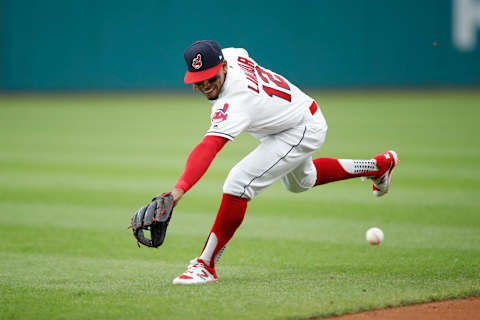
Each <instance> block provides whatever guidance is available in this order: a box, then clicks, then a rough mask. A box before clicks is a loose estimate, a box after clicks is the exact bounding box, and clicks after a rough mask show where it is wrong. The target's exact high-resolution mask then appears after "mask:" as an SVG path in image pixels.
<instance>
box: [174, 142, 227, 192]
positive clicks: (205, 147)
mask: <svg viewBox="0 0 480 320" xmlns="http://www.w3.org/2000/svg"><path fill="white" fill-rule="evenodd" d="M227 141H229V140H228V139H227V138H224V137H220V136H206V137H205V138H203V140H202V141H201V142H200V143H199V144H198V145H197V146H196V147H195V148H194V149H193V150H192V152H190V155H189V156H188V159H187V164H186V165H185V170H184V171H183V174H182V176H181V177H180V179H179V180H178V182H177V184H176V185H175V188H177V189H181V190H183V191H184V192H187V191H188V190H189V189H190V188H191V187H193V186H194V185H195V183H197V181H198V180H200V178H201V177H202V176H203V175H204V174H205V172H207V169H208V167H210V164H211V163H212V161H213V159H214V158H215V156H216V155H217V153H218V152H219V151H220V150H222V148H223V146H224V145H225V144H226V143H227Z"/></svg>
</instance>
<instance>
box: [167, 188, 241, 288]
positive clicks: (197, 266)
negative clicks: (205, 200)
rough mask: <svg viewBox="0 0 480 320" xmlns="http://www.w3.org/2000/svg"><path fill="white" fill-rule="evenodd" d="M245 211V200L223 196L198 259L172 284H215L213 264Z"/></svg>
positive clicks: (215, 277)
mask: <svg viewBox="0 0 480 320" xmlns="http://www.w3.org/2000/svg"><path fill="white" fill-rule="evenodd" d="M246 210H247V199H245V198H240V197H237V196H233V195H230V194H223V198H222V203H221V204H220V208H219V209H218V213H217V217H216V218H215V223H214V224H213V227H212V230H211V231H210V235H209V236H208V239H207V242H206V243H205V246H204V247H203V250H202V254H201V255H200V257H199V258H196V259H193V260H192V261H190V264H189V265H188V268H187V271H185V272H184V273H182V274H181V275H179V276H178V277H176V278H175V279H174V280H173V284H202V283H208V282H217V281H218V280H217V274H216V272H215V264H216V263H217V262H218V260H219V259H220V256H221V255H222V253H223V250H224V249H225V246H226V244H227V242H228V241H229V240H230V239H231V238H232V237H233V234H234V233H235V231H236V230H237V228H238V227H239V226H240V224H241V223H242V221H243V218H244V216H245V211H246Z"/></svg>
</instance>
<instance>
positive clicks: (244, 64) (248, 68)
mask: <svg viewBox="0 0 480 320" xmlns="http://www.w3.org/2000/svg"><path fill="white" fill-rule="evenodd" d="M237 61H238V65H239V66H240V68H241V69H242V70H243V72H244V73H245V76H246V77H247V80H248V81H250V84H251V85H250V84H249V85H248V89H250V90H253V91H255V92H256V93H260V90H259V89H258V80H257V75H256V74H255V64H254V63H253V61H251V60H248V59H247V58H244V57H238V59H237Z"/></svg>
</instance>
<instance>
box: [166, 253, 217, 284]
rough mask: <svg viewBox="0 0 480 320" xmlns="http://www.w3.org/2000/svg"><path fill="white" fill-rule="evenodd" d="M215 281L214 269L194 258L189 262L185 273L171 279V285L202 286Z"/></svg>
mask: <svg viewBox="0 0 480 320" xmlns="http://www.w3.org/2000/svg"><path fill="white" fill-rule="evenodd" d="M217 281H218V278H217V274H216V272H215V269H214V268H210V267H209V266H207V265H206V264H205V263H204V262H203V261H202V260H201V259H199V258H195V259H193V260H192V261H190V264H189V265H188V268H187V271H185V272H184V273H182V274H181V275H179V276H178V277H176V278H175V279H173V284H202V283H208V282H217Z"/></svg>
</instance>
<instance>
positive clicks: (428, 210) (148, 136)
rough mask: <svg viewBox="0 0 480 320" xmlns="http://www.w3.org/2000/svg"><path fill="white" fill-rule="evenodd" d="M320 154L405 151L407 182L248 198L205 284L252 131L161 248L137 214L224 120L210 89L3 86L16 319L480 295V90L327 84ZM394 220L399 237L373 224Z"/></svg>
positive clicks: (277, 315) (8, 258) (6, 302)
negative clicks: (135, 221) (216, 233)
mask: <svg viewBox="0 0 480 320" xmlns="http://www.w3.org/2000/svg"><path fill="white" fill-rule="evenodd" d="M312 95H313V96H314V97H316V98H317V101H318V102H319V105H321V107H322V110H323V113H324V114H325V116H326V118H327V121H328V124H329V133H328V135H327V140H326V143H325V145H324V147H323V149H322V150H321V151H320V152H319V153H318V154H317V155H318V156H329V157H340V158H368V157H372V156H374V155H376V154H378V153H380V152H383V151H386V150H388V149H390V148H392V149H394V150H396V151H397V152H398V153H399V156H400V159H401V161H400V165H399V167H398V169H396V171H395V172H394V176H393V184H392V187H391V191H390V193H389V194H388V195H386V196H385V197H383V198H375V197H374V196H373V195H372V194H371V183H370V182H368V183H367V182H361V181H360V180H359V179H354V180H349V181H342V182H337V183H333V184H328V185H324V186H321V187H318V188H315V189H313V190H310V191H309V192H306V193H303V194H290V193H288V192H287V191H286V190H284V189H283V188H282V186H281V184H280V183H277V184H275V185H273V186H272V187H271V188H270V189H268V190H267V191H266V192H264V193H263V194H261V195H260V196H258V197H257V198H256V199H255V200H254V201H253V202H251V203H250V204H249V208H248V211H247V214H246V218H245V220H244V222H243V224H242V226H241V227H240V229H239V230H238V231H237V234H236V236H235V237H234V238H233V240H232V241H231V242H230V244H229V246H228V248H227V250H226V251H225V253H224V255H223V257H222V259H221V261H220V263H219V264H218V266H217V273H218V274H219V279H220V281H219V282H218V283H217V284H209V285H205V286H188V287H184V286H173V285H172V284H171V281H172V279H173V278H174V277H175V276H177V275H178V274H180V273H181V272H183V271H184V270H185V267H186V266H187V264H188V262H189V260H190V259H193V258H194V257H196V256H198V254H199V253H200V251H201V249H202V247H203V244H204V240H205V238H206V236H207V235H208V231H209V229H210V226H211V224H212V222H213V221H214V218H215V214H216V210H217V207H218V205H219V201H220V196H221V192H222V185H223V181H224V179H225V178H226V176H227V174H228V171H229V169H230V168H231V167H232V166H233V165H234V164H235V163H236V162H237V161H238V160H240V159H241V158H242V157H243V156H244V155H245V154H246V153H247V152H248V151H249V150H251V149H253V148H254V147H255V145H256V144H257V142H256V140H254V139H253V138H251V137H250V136H248V135H246V134H243V135H241V136H240V137H238V138H237V140H236V141H235V142H233V143H230V144H228V145H227V146H226V147H225V148H224V150H223V151H222V152H221V153H220V154H219V155H218V157H217V158H216V159H215V161H214V162H213V164H212V167H211V168H210V170H209V171H208V172H207V174H206V175H205V176H204V177H203V178H202V180H201V181H200V182H199V183H198V184H197V185H196V186H195V187H194V188H193V189H192V190H191V191H190V192H189V193H188V194H187V196H186V197H184V199H183V200H182V202H181V203H180V204H179V206H178V207H177V208H176V210H175V213H174V216H173V218H172V221H171V224H170V227H169V232H168V234H167V238H166V242H165V244H164V246H162V247H161V248H160V249H149V248H141V249H139V248H137V245H136V242H135V241H134V238H133V237H132V235H131V231H130V230H127V226H128V225H129V221H130V217H131V215H132V214H133V213H134V212H135V211H136V210H137V209H138V208H139V207H140V206H142V205H143V204H144V203H146V202H148V201H149V200H150V199H151V197H152V196H153V195H155V194H157V193H160V192H163V191H168V190H170V189H171V188H172V186H173V185H174V184H175V182H176V180H177V179H178V177H179V175H180V174H181V172H182V170H183V166H184V164H185V159H186V156H187V155H188V154H189V152H190V150H191V149H192V148H193V147H194V145H195V144H196V143H197V142H199V141H200V140H201V139H202V137H203V134H204V132H205V131H206V129H207V128H208V124H209V110H210V104H209V103H208V101H206V100H205V99H204V98H203V97H200V96H195V95H193V94H192V95H190V94H187V95H179V96H176V95H173V94H164V95H161V94H158V95H153V94H150V95H140V94H137V95H85V96H81V95H78V96H77V95H72V96H54V95H52V96H49V95H44V96H36V95H27V96H3V97H1V96H0V235H1V238H0V318H1V319H94V318H95V319H145V320H146V319H162V320H163V319H307V318H308V317H312V316H327V315H334V314H343V313H350V312H355V311H360V310H366V309H371V308H379V307H385V306H396V305H402V304H409V303H414V302H419V301H432V300H439V299H447V298H453V297H466V296H472V295H480V213H479V212H480V133H479V132H478V120H479V119H480V93H479V92H478V91H477V92H474V91H443V92H442V91H433V90H432V91H394V92H373V91H372V92H366V93H362V92H343V91H337V92H325V93H322V92H313V93H312ZM371 226H378V227H380V228H382V229H383V230H384V232H385V242H384V243H383V244H382V245H381V246H378V247H374V246H370V245H369V244H368V243H367V242H366V241H365V231H366V230H367V229H368V228H369V227H371Z"/></svg>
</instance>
